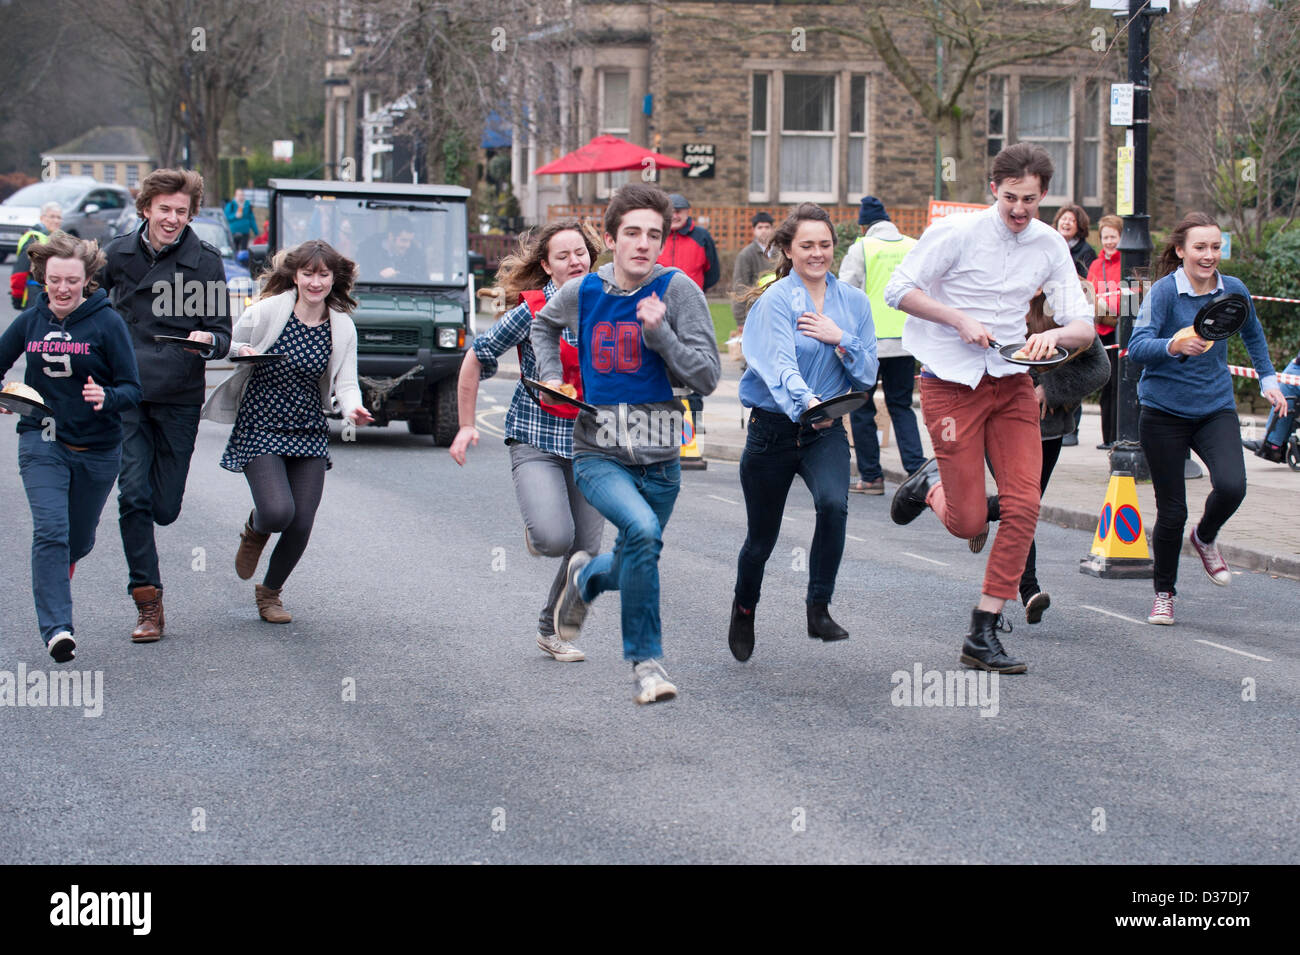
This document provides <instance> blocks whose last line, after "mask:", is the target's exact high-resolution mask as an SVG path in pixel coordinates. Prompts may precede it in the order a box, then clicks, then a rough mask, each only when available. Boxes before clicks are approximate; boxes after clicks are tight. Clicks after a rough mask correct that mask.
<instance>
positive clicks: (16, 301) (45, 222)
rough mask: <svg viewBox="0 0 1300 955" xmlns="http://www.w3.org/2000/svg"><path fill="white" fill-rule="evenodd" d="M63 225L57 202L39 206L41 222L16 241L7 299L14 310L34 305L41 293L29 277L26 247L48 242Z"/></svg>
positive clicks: (38, 285) (29, 268) (39, 286)
mask: <svg viewBox="0 0 1300 955" xmlns="http://www.w3.org/2000/svg"><path fill="white" fill-rule="evenodd" d="M61 225H63V207H62V206H60V205H59V204H58V203H57V202H47V203H45V205H43V206H41V221H40V222H38V223H37V224H36V225H34V226H32V227H31V228H30V229H28V230H27V231H26V232H24V233H23V234H22V236H21V237H20V238H19V239H18V256H17V258H15V259H14V270H13V273H12V274H11V275H10V276H9V299H10V301H11V302H13V306H14V308H17V309H24V308H26V307H27V306H28V305H35V304H36V298H35V296H37V295H39V294H40V293H41V283H40V282H38V281H36V280H35V279H33V278H32V276H31V270H32V267H31V262H30V261H29V259H28V252H29V251H30V250H29V248H28V246H29V245H30V243H32V242H35V243H37V244H38V245H39V244H40V243H42V242H45V241H46V240H48V238H49V236H50V234H51V233H52V232H54V231H56V230H57V229H58V228H59V226H61Z"/></svg>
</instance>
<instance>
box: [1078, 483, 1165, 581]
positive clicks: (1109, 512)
mask: <svg viewBox="0 0 1300 955" xmlns="http://www.w3.org/2000/svg"><path fill="white" fill-rule="evenodd" d="M1153 567H1154V565H1153V563H1152V561H1151V552H1150V550H1148V549H1147V538H1146V534H1145V528H1144V526H1143V523H1142V511H1141V509H1140V508H1139V507H1138V499H1137V485H1136V484H1135V483H1134V481H1133V474H1132V473H1131V472H1129V471H1115V472H1114V473H1112V474H1111V476H1110V484H1109V485H1107V487H1106V500H1105V502H1104V503H1103V504H1102V507H1101V513H1100V514H1099V515H1097V530H1096V532H1095V533H1094V534H1093V536H1092V550H1091V551H1090V552H1089V554H1088V556H1087V557H1085V558H1084V559H1083V560H1081V561H1079V573H1081V574H1090V575H1091V576H1093V577H1109V578H1113V579H1120V580H1133V579H1149V578H1150V577H1151V575H1152V571H1153Z"/></svg>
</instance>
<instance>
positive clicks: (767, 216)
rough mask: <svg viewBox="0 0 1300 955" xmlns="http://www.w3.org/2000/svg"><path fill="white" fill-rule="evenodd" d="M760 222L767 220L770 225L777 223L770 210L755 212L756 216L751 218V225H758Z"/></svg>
mask: <svg viewBox="0 0 1300 955" xmlns="http://www.w3.org/2000/svg"><path fill="white" fill-rule="evenodd" d="M760 222H766V223H767V224H768V225H775V224H776V220H775V219H773V218H772V213H770V212H755V213H754V218H752V219H750V220H749V224H750V225H752V226H753V225H758V224H759V223H760Z"/></svg>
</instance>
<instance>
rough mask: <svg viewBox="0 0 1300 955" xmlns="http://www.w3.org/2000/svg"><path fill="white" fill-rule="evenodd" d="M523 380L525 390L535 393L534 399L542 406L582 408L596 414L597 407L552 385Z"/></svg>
mask: <svg viewBox="0 0 1300 955" xmlns="http://www.w3.org/2000/svg"><path fill="white" fill-rule="evenodd" d="M521 380H522V381H523V383H524V387H525V388H527V389H528V390H529V391H532V392H535V394H534V395H533V397H534V398H536V399H537V400H538V402H539V403H540V404H553V405H554V404H561V405H573V406H574V407H575V408H581V409H582V410H583V411H586V412H590V413H591V414H595V413H596V406H595V405H591V404H587V402H585V401H583V400H582V399H581V398H572V397H570V396H569V395H566V394H565V393H564V392H562V391H560V390H558V389H556V388H552V387H551V386H550V385H547V384H543V383H542V382H540V381H534V380H533V379H531V378H523V379H521ZM543 399H545V400H543Z"/></svg>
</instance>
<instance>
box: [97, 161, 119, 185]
mask: <svg viewBox="0 0 1300 955" xmlns="http://www.w3.org/2000/svg"><path fill="white" fill-rule="evenodd" d="M100 181H101V182H117V164H116V163H111V162H106V163H104V175H103V176H102V177H101V178H100Z"/></svg>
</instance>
